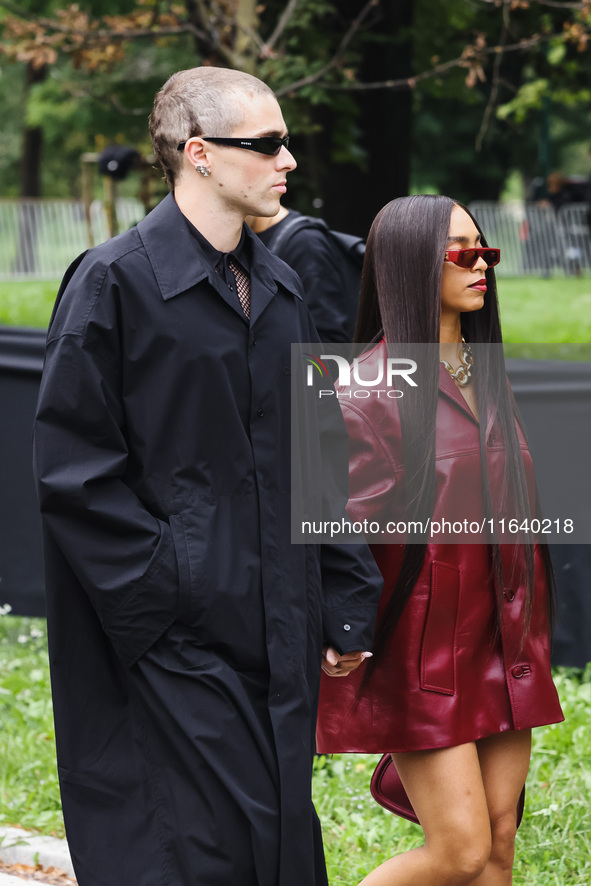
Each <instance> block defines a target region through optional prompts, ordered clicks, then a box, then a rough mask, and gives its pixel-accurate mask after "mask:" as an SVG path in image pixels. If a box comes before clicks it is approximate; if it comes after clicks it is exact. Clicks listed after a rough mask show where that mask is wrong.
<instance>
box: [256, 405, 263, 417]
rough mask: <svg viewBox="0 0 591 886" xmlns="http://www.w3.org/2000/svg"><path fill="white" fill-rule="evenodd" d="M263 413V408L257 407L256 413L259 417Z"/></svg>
mask: <svg viewBox="0 0 591 886" xmlns="http://www.w3.org/2000/svg"><path fill="white" fill-rule="evenodd" d="M264 414H265V410H264V409H263V408H262V407H261V409H257V415H258V417H259V418H262V417H263V415H264Z"/></svg>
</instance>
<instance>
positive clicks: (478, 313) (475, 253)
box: [317, 196, 563, 886]
mask: <svg viewBox="0 0 591 886" xmlns="http://www.w3.org/2000/svg"><path fill="white" fill-rule="evenodd" d="M485 247H486V243H485V241H484V238H483V236H482V232H481V231H480V228H479V227H478V225H477V224H476V223H475V220H474V219H473V217H472V216H471V215H470V213H469V212H468V211H467V210H466V209H465V208H464V207H462V206H460V205H458V204H457V203H455V202H454V201H452V200H451V199H449V198H448V197H435V196H415V197H405V198H400V199H398V200H393V201H392V202H391V203H389V204H388V205H387V206H385V207H384V208H383V209H382V210H381V212H380V213H379V214H378V216H377V218H376V220H375V221H374V224H373V226H372V229H371V232H370V235H369V238H368V243H367V252H366V259H365V267H364V278H363V286H362V297H361V307H360V313H359V319H358V325H357V331H356V341H357V342H374V344H373V345H372V346H371V347H370V348H369V349H366V350H365V351H364V353H363V354H362V356H361V357H360V358H358V367H357V370H358V371H357V380H356V381H355V382H353V383H352V384H351V388H350V389H348V390H341V391H340V395H341V396H340V402H341V406H342V409H343V413H344V416H345V420H346V423H347V427H348V431H349V435H350V441H351V443H350V496H351V498H350V501H349V505H348V511H349V514H350V516H351V517H352V518H354V519H355V520H359V521H362V520H364V519H367V520H368V521H374V522H375V523H379V524H380V526H385V525H386V521H387V520H392V519H393V520H394V521H396V522H397V523H398V524H399V525H400V521H401V520H403V519H404V520H408V519H416V518H419V519H422V520H425V518H426V517H431V519H432V520H435V521H437V520H439V521H441V520H443V519H448V520H450V521H454V520H455V521H463V520H464V519H467V520H468V521H469V522H470V523H471V524H472V525H473V526H474V525H475V524H476V523H478V525H480V526H483V527H484V531H483V532H481V533H480V534H477V535H476V536H470V535H468V534H463V535H462V534H460V535H458V536H449V535H448V536H447V538H446V539H445V540H442V538H441V536H440V537H439V538H438V537H436V536H434V537H431V536H430V534H429V532H428V531H427V532H425V533H424V534H421V532H419V533H418V534H416V535H415V537H414V538H412V539H411V538H410V535H406V536H405V535H403V536H391V537H390V538H391V539H392V540H391V541H389V542H388V543H386V544H384V543H375V544H372V551H373V554H374V556H375V558H376V561H377V563H378V565H379V567H380V570H381V572H382V575H383V577H384V592H383V595H382V601H381V604H380V614H379V616H378V627H377V631H376V640H375V644H374V649H373V652H374V657H373V658H372V659H370V661H369V662H368V664H367V665H366V672H365V674H362V673H360V672H355V673H353V674H351V675H350V676H349V677H348V679H346V680H337V681H335V680H328V679H324V680H323V685H322V690H321V702H320V714H319V721H318V733H317V743H318V750H319V752H320V753H346V752H358V753H391V754H392V758H393V761H394V763H395V765H396V769H397V770H398V774H399V776H400V779H401V781H402V783H403V785H404V788H405V790H406V793H407V795H408V798H409V799H410V802H411V803H412V806H413V808H414V811H415V812H416V815H417V816H418V819H419V821H420V823H421V826H422V827H423V830H424V832H425V845H424V846H422V847H421V848H419V849H415V850H412V851H411V852H407V853H403V854H402V855H398V856H395V857H393V858H391V859H389V860H388V861H387V862H385V863H384V864H382V865H380V867H378V868H377V869H376V870H374V871H373V872H372V873H370V874H369V875H368V876H367V877H366V878H365V879H364V880H363V886H407V884H412V886H417V884H420V886H445V884H454V886H461V884H478V886H508V884H510V883H511V882H512V868H513V857H514V844H515V833H516V827H517V807H518V801H519V798H520V795H521V792H522V789H523V786H524V783H525V779H526V775H527V771H528V767H529V760H530V752H531V728H532V727H534V726H540V725H544V724H548V723H554V722H558V721H560V720H562V719H563V717H562V712H561V709H560V705H559V702H558V696H557V693H556V690H555V687H554V685H553V683H552V678H551V673H550V649H549V647H550V641H549V627H548V623H549V613H550V612H551V610H552V587H553V583H552V570H551V565H550V561H549V557H548V553H547V548H546V546H545V545H540V544H537V543H535V539H534V538H533V536H532V535H531V533H530V532H529V527H528V528H527V529H524V530H523V532H522V533H521V534H520V535H510V534H508V533H507V532H505V534H504V535H503V534H502V531H501V529H502V527H503V525H504V526H505V528H506V527H507V525H508V520H509V518H514V519H517V520H518V525H519V526H523V525H526V521H528V520H530V518H531V517H532V516H535V514H536V501H535V497H536V493H535V480H534V476H533V467H532V462H531V458H530V455H529V452H528V449H527V444H526V441H525V437H524V435H523V432H522V429H521V425H520V419H519V416H518V413H517V408H516V406H515V403H514V400H513V396H512V393H511V391H510V388H509V386H508V383H507V381H506V375H505V369H504V360H503V355H502V346H501V344H500V343H501V341H502V338H501V330H500V323H499V313H498V304H497V297H496V285H495V277H494V270H493V269H492V267H493V265H494V264H496V263H497V261H498V257H499V255H498V250H494V249H488V248H485ZM376 342H377V344H375V343H376ZM386 342H387V343H388V345H386ZM438 342H439V346H437V343H438ZM409 343H419V344H420V345H421V348H420V349H419V350H418V351H416V349H415V352H416V353H419V354H420V355H421V357H420V359H418V360H417V363H418V370H417V374H416V375H415V379H416V380H417V388H416V391H415V389H414V388H413V389H411V391H410V392H405V396H403V397H401V398H400V399H394V398H392V397H390V396H383V392H382V396H375V395H376V394H378V391H371V388H368V387H367V385H361V384H359V380H363V379H366V380H367V379H375V378H378V377H379V371H380V364H382V366H383V363H384V360H386V359H387V353H388V352H389V351H390V348H391V346H392V345H394V346H396V347H401V348H402V349H403V350H402V351H401V352H402V353H406V354H411V351H410V350H409V349H408V348H407V350H406V351H404V346H405V345H408V344H409ZM429 343H431V344H433V345H434V347H429ZM387 348H388V351H387ZM361 387H363V393H362V395H361ZM368 390H369V391H370V392H371V393H370V395H368V394H367V392H368ZM372 394H373V395H374V396H372ZM503 518H504V519H505V523H504V524H503V523H502V519H503ZM489 527H491V528H493V529H494V532H493V534H492V535H491V536H489V535H488V534H487V532H486V530H487V529H488V528H489ZM380 535H381V533H380ZM377 539H378V535H375V536H374V537H373V541H377ZM383 540H384V536H383V535H381V537H380V538H379V541H382V542H383ZM475 540H476V543H471V542H474V541H475ZM410 541H412V542H413V543H409V542H410ZM499 541H500V542H501V543H499ZM397 542H400V543H397ZM510 542H513V543H510ZM360 671H361V669H360Z"/></svg>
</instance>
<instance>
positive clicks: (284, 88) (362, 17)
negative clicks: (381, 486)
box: [275, 0, 380, 98]
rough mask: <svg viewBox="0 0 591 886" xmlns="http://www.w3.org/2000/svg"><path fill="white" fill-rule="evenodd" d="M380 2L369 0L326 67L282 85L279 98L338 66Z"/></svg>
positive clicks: (312, 81) (310, 82)
mask: <svg viewBox="0 0 591 886" xmlns="http://www.w3.org/2000/svg"><path fill="white" fill-rule="evenodd" d="M379 4H380V0H368V2H367V3H366V4H365V6H364V7H363V9H362V10H361V12H360V13H359V15H358V16H357V18H356V19H355V20H354V21H353V22H352V23H351V26H350V27H349V30H348V31H347V33H346V34H345V36H344V37H343V39H342V40H341V43H340V45H339V47H338V49H337V51H336V52H335V54H334V55H333V57H332V58H331V60H330V61H329V62H327V64H325V65H324V67H323V68H321V69H320V70H319V71H317V72H316V73H315V74H310V75H309V76H308V77H303V78H302V79H301V80H297V81H296V82H295V83H292V84H290V85H289V86H282V87H281V89H278V90H277V91H276V92H275V95H276V96H277V98H281V96H282V95H286V94H287V93H289V92H293V91H294V90H296V89H301V88H302V87H303V86H310V85H311V84H312V83H317V82H318V81H319V80H321V79H322V77H324V76H325V74H328V72H329V71H331V70H332V69H333V68H334V67H336V65H338V63H339V62H340V60H341V58H342V57H343V55H344V53H345V50H346V49H347V46H348V45H349V43H350V42H351V40H352V39H353V37H354V36H355V34H356V33H357V31H358V30H359V29H360V27H361V25H362V24H363V22H364V21H365V19H366V18H367V16H368V15H369V13H370V12H371V10H372V9H374V8H375V7H377V6H379Z"/></svg>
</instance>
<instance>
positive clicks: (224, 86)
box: [150, 66, 274, 188]
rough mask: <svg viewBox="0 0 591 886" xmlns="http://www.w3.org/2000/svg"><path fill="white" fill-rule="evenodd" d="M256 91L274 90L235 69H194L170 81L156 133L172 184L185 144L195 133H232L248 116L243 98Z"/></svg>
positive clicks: (156, 116) (159, 101)
mask: <svg viewBox="0 0 591 886" xmlns="http://www.w3.org/2000/svg"><path fill="white" fill-rule="evenodd" d="M255 95H269V96H273V95H274V93H273V90H272V89H270V88H269V87H268V86H267V84H266V83H263V81H262V80H258V79H257V78H256V77H253V76H251V75H250V74H245V73H244V72H243V71H233V70H230V69H229V68H214V67H209V66H207V67H200V68H190V69H189V70H187V71H178V73H176V74H173V75H172V77H170V78H169V79H168V80H167V81H166V83H165V84H164V86H163V87H162V89H161V90H160V92H159V93H158V94H157V96H156V98H155V100H154V107H153V109H152V113H151V114H150V135H151V136H152V144H153V145H154V153H155V155H156V159H157V160H158V162H159V163H160V165H161V167H162V170H163V172H164V178H165V179H166V181H167V183H168V185H169V186H170V187H171V188H174V185H175V180H176V178H177V176H178V175H179V173H180V171H181V169H182V165H183V154H182V152H180V151H178V150H177V146H178V145H179V143H180V142H184V141H186V140H187V139H189V138H191V137H192V136H195V135H210V136H212V137H213V136H226V137H227V136H231V135H232V133H233V132H234V130H235V129H236V127H237V126H239V125H240V123H242V121H243V119H244V104H243V101H242V100H243V99H244V97H245V96H247V97H249V98H252V97H253V96H255Z"/></svg>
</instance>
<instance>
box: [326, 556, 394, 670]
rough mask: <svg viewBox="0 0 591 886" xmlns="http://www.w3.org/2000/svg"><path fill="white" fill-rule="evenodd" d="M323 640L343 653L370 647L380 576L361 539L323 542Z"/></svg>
mask: <svg viewBox="0 0 591 886" xmlns="http://www.w3.org/2000/svg"><path fill="white" fill-rule="evenodd" d="M320 568H321V573H322V594H323V631H324V642H325V643H328V644H329V645H330V646H334V648H335V649H336V650H337V651H338V652H339V653H340V654H341V655H343V654H344V653H345V652H353V651H355V650H360V651H365V650H369V649H371V646H372V642H373V634H374V629H375V624H376V617H377V612H378V603H379V601H380V596H381V593H382V585H383V581H382V576H381V574H380V571H379V569H378V567H377V566H376V562H375V560H374V558H373V556H372V554H371V551H370V549H369V547H368V546H367V544H366V543H365V542H363V541H362V542H359V543H358V544H323V545H321V552H320Z"/></svg>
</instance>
